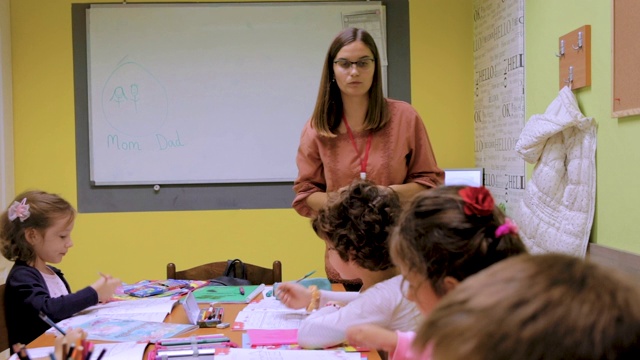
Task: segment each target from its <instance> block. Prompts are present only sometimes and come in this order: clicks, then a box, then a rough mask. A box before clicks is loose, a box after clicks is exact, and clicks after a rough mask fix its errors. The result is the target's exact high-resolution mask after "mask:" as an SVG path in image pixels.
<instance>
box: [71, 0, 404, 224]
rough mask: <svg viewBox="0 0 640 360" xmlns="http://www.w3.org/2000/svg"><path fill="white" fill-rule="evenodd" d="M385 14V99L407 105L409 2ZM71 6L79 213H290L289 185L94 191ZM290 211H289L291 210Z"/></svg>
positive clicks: (82, 42)
mask: <svg viewBox="0 0 640 360" xmlns="http://www.w3.org/2000/svg"><path fill="white" fill-rule="evenodd" d="M382 3H383V5H385V7H386V10H387V38H388V39H393V41H391V42H388V44H387V51H388V61H389V67H388V74H389V77H388V87H389V97H390V98H393V99H398V100H403V101H406V102H409V103H410V102H411V72H410V69H411V63H410V36H409V34H410V29H409V1H408V0H382ZM90 5H91V4H89V3H74V4H72V5H71V17H72V40H73V67H74V92H75V116H76V134H75V139H76V180H77V191H78V197H77V199H78V211H79V212H80V213H103V212H139V211H181V210H184V211H193V210H232V209H291V202H292V200H293V197H294V193H293V190H292V185H293V183H292V182H289V183H260V184H252V183H247V184H192V185H167V186H161V189H160V190H159V191H154V190H153V186H149V185H144V186H136V185H123V186H100V187H98V186H95V185H92V184H91V182H90V178H89V131H88V108H87V91H88V89H87V75H86V74H87V59H86V9H87V8H88V7H89V6H90ZM291 211H293V210H291Z"/></svg>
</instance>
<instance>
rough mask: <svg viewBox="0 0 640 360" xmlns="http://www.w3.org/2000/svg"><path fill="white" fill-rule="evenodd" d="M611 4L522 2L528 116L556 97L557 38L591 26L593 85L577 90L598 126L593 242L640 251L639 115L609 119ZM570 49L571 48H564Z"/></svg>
mask: <svg viewBox="0 0 640 360" xmlns="http://www.w3.org/2000/svg"><path fill="white" fill-rule="evenodd" d="M611 3H612V2H611V1H602V0H563V1H557V0H536V1H526V7H525V23H526V24H525V26H526V27H525V31H526V32H525V38H526V40H525V54H526V60H525V61H526V66H525V71H526V75H525V76H526V113H527V118H529V117H530V116H531V115H533V114H539V113H543V112H544V110H545V109H546V107H547V105H548V104H549V103H550V102H551V101H552V100H553V99H554V98H555V97H556V95H557V94H558V81H559V75H558V59H557V58H556V57H555V56H554V53H555V52H557V51H558V38H559V37H560V36H562V35H565V34H567V33H569V32H571V31H573V30H575V29H577V28H579V27H581V26H583V25H591V48H592V50H591V56H592V60H591V66H592V70H591V86H590V87H586V88H583V89H578V90H576V91H575V94H576V97H577V98H578V102H579V104H580V108H581V109H582V112H583V113H584V114H585V115H587V116H591V117H594V118H595V119H596V121H597V122H598V148H597V149H598V150H597V156H596V164H597V200H596V217H595V221H594V224H595V226H594V229H593V233H592V238H593V241H594V242H597V243H598V244H601V245H605V246H609V247H614V248H617V249H621V250H626V251H630V252H634V253H640V241H638V235H637V234H639V233H640V221H638V214H639V213H640V212H639V211H638V205H637V204H640V191H638V189H637V188H638V185H639V182H640V180H639V179H640V166H638V164H640V148H639V147H638V138H639V137H640V121H638V120H640V116H631V117H626V118H620V119H615V118H612V117H611V99H612V98H613V96H612V94H613V92H612V77H611V72H612V62H611V48H612V47H611V37H612V31H611V29H612V21H611V19H612V11H611ZM568 51H571V50H568Z"/></svg>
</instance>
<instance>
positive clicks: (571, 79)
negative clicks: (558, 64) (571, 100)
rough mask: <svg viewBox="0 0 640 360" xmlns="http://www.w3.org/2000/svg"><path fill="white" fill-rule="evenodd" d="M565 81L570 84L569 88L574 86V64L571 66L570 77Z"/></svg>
mask: <svg viewBox="0 0 640 360" xmlns="http://www.w3.org/2000/svg"><path fill="white" fill-rule="evenodd" d="M564 82H565V83H566V84H567V86H569V89H571V88H572V87H573V66H569V77H568V78H567V80H565V81H564Z"/></svg>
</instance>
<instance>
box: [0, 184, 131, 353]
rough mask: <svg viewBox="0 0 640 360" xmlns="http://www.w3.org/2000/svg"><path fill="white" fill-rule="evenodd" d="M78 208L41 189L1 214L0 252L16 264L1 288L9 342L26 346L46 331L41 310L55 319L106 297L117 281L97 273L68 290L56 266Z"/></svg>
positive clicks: (67, 243)
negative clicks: (93, 279) (75, 289)
mask: <svg viewBox="0 0 640 360" xmlns="http://www.w3.org/2000/svg"><path fill="white" fill-rule="evenodd" d="M75 218H76V211H75V209H74V208H73V206H71V204H69V202H67V201H66V200H64V199H63V198H61V197H60V196H58V195H55V194H49V193H46V192H44V191H27V192H24V193H22V194H20V195H18V196H17V197H16V199H15V201H13V202H12V203H11V205H10V206H9V207H8V208H7V210H6V211H4V212H3V213H2V214H1V215H0V245H1V250H2V255H3V256H4V257H5V258H7V260H9V261H15V264H14V265H13V267H12V268H11V271H9V275H8V276H7V282H6V288H5V313H6V319H7V328H8V332H9V343H10V344H16V343H21V344H28V343H30V342H31V341H33V340H34V339H35V338H37V337H38V336H40V335H41V334H42V333H43V332H45V331H46V330H47V329H48V328H49V325H47V324H46V323H45V322H44V321H42V320H41V319H40V317H39V313H40V312H43V313H44V314H45V315H47V316H48V317H49V318H50V319H51V320H53V321H54V322H58V321H60V320H64V319H66V318H69V317H71V316H72V315H73V314H75V313H77V312H78V311H81V310H84V309H85V308H87V307H89V306H92V305H95V304H97V303H98V302H99V301H103V302H105V301H108V300H109V299H110V298H111V296H112V295H113V293H114V292H115V290H116V288H117V287H118V286H119V285H120V283H121V282H120V280H119V279H115V278H112V277H111V276H109V275H103V276H101V277H100V278H99V279H98V280H97V281H96V282H94V283H93V284H92V285H91V286H87V287H86V288H84V289H82V290H80V291H78V292H75V293H71V289H70V288H69V284H68V283H67V280H66V279H65V277H64V275H63V274H62V272H61V271H60V270H58V269H57V268H55V267H53V266H51V265H48V264H47V263H51V264H57V263H59V262H61V261H62V258H63V257H64V256H65V255H66V254H67V252H68V251H69V249H70V248H71V247H72V246H73V241H72V240H71V231H72V230H73V226H74V223H75Z"/></svg>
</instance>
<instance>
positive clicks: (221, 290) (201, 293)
mask: <svg viewBox="0 0 640 360" xmlns="http://www.w3.org/2000/svg"><path fill="white" fill-rule="evenodd" d="M263 289H264V284H260V285H244V286H203V287H201V288H198V289H196V290H194V291H193V296H194V297H195V298H196V301H197V302H198V303H239V304H243V303H244V304H248V303H249V302H251V300H253V299H254V298H255V297H256V296H258V295H259V294H260V293H262V290H263Z"/></svg>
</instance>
